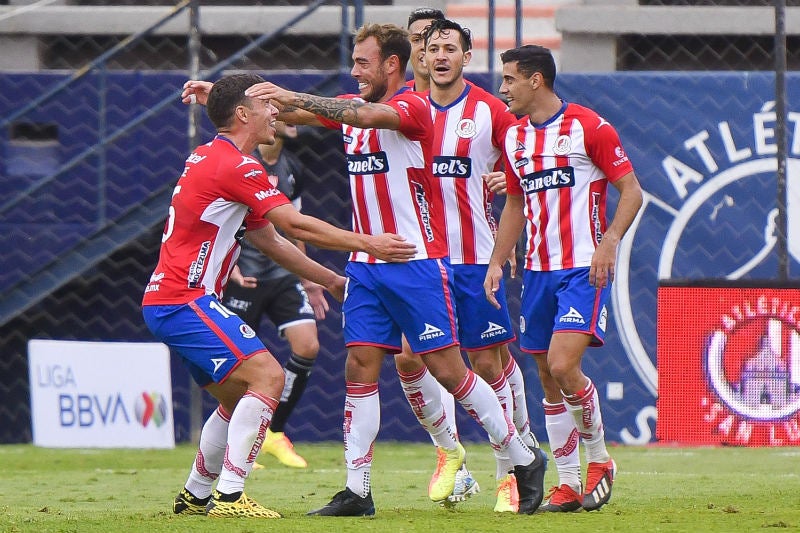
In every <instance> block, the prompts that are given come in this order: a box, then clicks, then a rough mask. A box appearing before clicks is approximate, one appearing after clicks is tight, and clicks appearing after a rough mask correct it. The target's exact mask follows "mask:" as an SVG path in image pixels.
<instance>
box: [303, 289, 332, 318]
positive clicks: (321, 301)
mask: <svg viewBox="0 0 800 533" xmlns="http://www.w3.org/2000/svg"><path fill="white" fill-rule="evenodd" d="M302 283H303V289H305V291H306V294H307V295H308V303H309V304H310V305H311V308H312V309H314V318H316V319H317V320H325V313H326V312H327V311H328V309H330V308H329V307H328V300H326V299H325V293H324V290H325V288H324V287H323V286H322V285H320V284H319V283H314V282H313V281H308V280H307V279H304V280H303V281H302Z"/></svg>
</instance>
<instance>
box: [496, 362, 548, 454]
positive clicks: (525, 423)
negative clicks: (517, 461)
mask: <svg viewBox="0 0 800 533" xmlns="http://www.w3.org/2000/svg"><path fill="white" fill-rule="evenodd" d="M503 373H504V374H505V375H506V380H507V381H508V385H509V386H510V387H511V394H512V396H513V398H514V427H516V428H517V433H519V436H520V437H522V440H523V441H525V444H527V445H528V448H538V447H539V441H538V440H536V435H534V434H533V431H531V420H530V416H529V415H528V400H527V398H526V397H525V378H524V376H523V375H522V370H521V369H520V368H519V365H518V364H517V362H516V361H515V360H514V357H513V356H511V355H510V354H509V357H508V364H507V365H506V366H505V368H503Z"/></svg>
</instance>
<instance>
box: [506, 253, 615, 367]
mask: <svg viewBox="0 0 800 533" xmlns="http://www.w3.org/2000/svg"><path fill="white" fill-rule="evenodd" d="M610 295H611V285H610V284H609V285H606V286H605V287H604V288H602V289H597V288H595V287H593V286H592V285H591V284H589V267H582V268H570V269H566V270H555V271H552V272H537V271H533V270H526V271H525V273H524V274H523V275H522V301H521V303H520V317H519V329H520V348H521V349H522V350H523V351H525V352H530V353H543V352H546V351H547V350H548V348H549V347H550V339H551V337H552V336H553V333H555V332H562V331H563V332H574V333H586V334H587V335H591V336H592V340H591V341H590V345H591V346H602V345H603V343H604V342H605V336H606V322H607V321H608V298H609V296H610Z"/></svg>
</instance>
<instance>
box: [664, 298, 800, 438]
mask: <svg viewBox="0 0 800 533" xmlns="http://www.w3.org/2000/svg"><path fill="white" fill-rule="evenodd" d="M657 338H658V349H657V357H658V361H657V364H658V401H657V404H656V405H657V407H658V422H657V424H656V436H657V438H658V439H659V440H660V441H663V442H675V443H679V444H689V445H694V444H727V445H734V446H787V445H793V446H795V445H798V444H800V289H798V288H753V287H732V286H731V287H686V286H684V287H680V286H661V287H659V289H658V332H657Z"/></svg>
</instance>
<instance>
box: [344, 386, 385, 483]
mask: <svg viewBox="0 0 800 533" xmlns="http://www.w3.org/2000/svg"><path fill="white" fill-rule="evenodd" d="M346 386H347V395H346V398H345V402H344V405H345V407H344V428H343V429H344V459H345V464H346V466H347V484H346V486H347V488H349V489H350V490H351V491H353V492H354V493H356V494H357V495H359V496H361V497H362V498H366V497H367V495H368V494H369V492H370V488H371V487H370V472H371V470H372V450H373V447H374V446H375V437H377V436H378V429H379V428H380V426H381V401H380V396H379V395H378V384H377V383H355V382H352V381H348V382H347V384H346Z"/></svg>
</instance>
